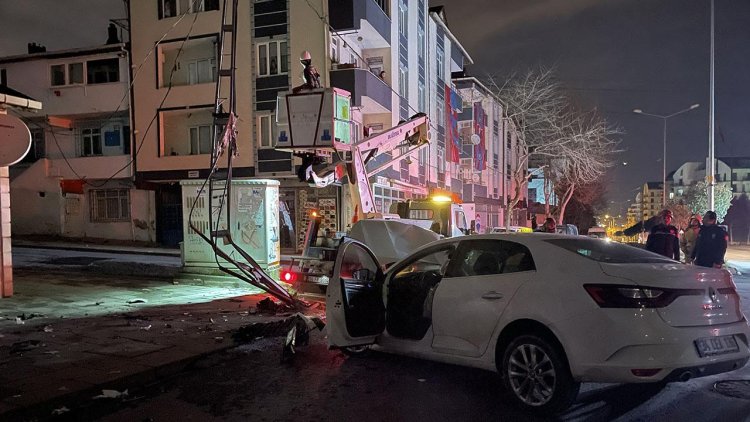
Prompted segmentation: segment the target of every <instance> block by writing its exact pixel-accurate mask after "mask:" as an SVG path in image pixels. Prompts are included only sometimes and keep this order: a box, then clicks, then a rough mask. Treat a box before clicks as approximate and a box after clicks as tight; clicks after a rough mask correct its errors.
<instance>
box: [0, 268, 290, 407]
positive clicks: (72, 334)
mask: <svg viewBox="0 0 750 422" xmlns="http://www.w3.org/2000/svg"><path fill="white" fill-rule="evenodd" d="M15 286H16V295H14V296H13V297H11V298H7V299H0V420H26V419H34V420H38V419H46V418H49V417H51V416H52V415H53V412H54V411H55V410H56V409H58V411H62V412H64V411H65V410H64V409H65V408H67V409H73V408H74V407H77V406H79V405H80V404H81V403H85V402H87V401H89V402H90V401H91V400H92V399H93V397H95V396H97V395H102V394H103V393H102V390H105V389H107V390H116V391H117V392H122V391H124V390H126V389H128V388H130V389H131V391H132V390H133V389H134V388H136V387H139V386H143V385H145V384H148V383H152V382H154V381H157V380H160V379H163V378H165V377H167V376H170V375H173V374H175V373H177V372H179V371H181V370H183V369H185V368H186V367H188V366H189V365H190V364H191V363H192V362H195V361H196V360H197V359H200V358H201V357H203V356H205V355H206V354H210V353H215V352H218V351H222V350H224V349H227V348H231V347H234V343H233V341H232V339H231V333H232V332H233V330H236V329H237V328H239V327H241V326H244V325H247V324H250V323H253V322H260V321H273V320H276V319H279V318H281V317H282V316H263V315H259V314H256V313H255V312H254V311H255V308H254V307H255V305H256V303H257V302H258V301H259V300H260V299H262V298H264V297H265V296H264V295H259V294H257V290H251V288H250V287H251V286H247V287H241V288H236V287H226V288H222V287H208V286H198V285H185V284H179V285H175V284H172V283H171V282H170V281H166V280H155V279H147V278H127V277H112V276H107V275H99V274H92V273H77V272H60V273H50V272H49V271H46V270H44V271H39V270H18V271H17V272H16V274H15ZM59 409H62V410H59Z"/></svg>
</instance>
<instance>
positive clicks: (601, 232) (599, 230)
mask: <svg viewBox="0 0 750 422" xmlns="http://www.w3.org/2000/svg"><path fill="white" fill-rule="evenodd" d="M588 235H589V237H594V238H597V239H607V229H605V228H604V227H598V226H595V227H590V228H589V231H588Z"/></svg>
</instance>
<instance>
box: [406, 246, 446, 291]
mask: <svg viewBox="0 0 750 422" xmlns="http://www.w3.org/2000/svg"><path fill="white" fill-rule="evenodd" d="M436 249H437V250H436ZM454 249H455V246H454V245H447V246H446V245H440V246H439V247H437V248H432V249H430V250H427V251H425V252H424V253H422V254H420V255H419V256H417V257H416V258H415V259H413V260H411V261H409V262H407V263H405V264H402V265H401V266H400V267H399V268H397V269H396V270H395V271H396V275H395V276H394V277H393V281H401V282H403V281H407V280H414V282H415V283H416V282H419V281H420V280H421V278H422V277H423V275H424V273H430V272H432V273H435V274H439V275H442V274H444V273H445V268H446V267H447V264H448V260H450V257H451V253H452V252H453V250H454Z"/></svg>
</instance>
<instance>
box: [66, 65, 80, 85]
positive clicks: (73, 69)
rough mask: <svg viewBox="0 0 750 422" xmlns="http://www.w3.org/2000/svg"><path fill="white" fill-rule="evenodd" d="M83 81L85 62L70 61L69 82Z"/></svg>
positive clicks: (78, 82)
mask: <svg viewBox="0 0 750 422" xmlns="http://www.w3.org/2000/svg"><path fill="white" fill-rule="evenodd" d="M82 83H83V63H68V84H70V85H73V84H82Z"/></svg>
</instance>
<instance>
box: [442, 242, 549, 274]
mask: <svg viewBox="0 0 750 422" xmlns="http://www.w3.org/2000/svg"><path fill="white" fill-rule="evenodd" d="M534 269H535V266H534V260H533V258H532V256H531V252H530V251H529V249H528V248H527V247H526V246H524V245H522V244H520V243H516V242H508V241H502V240H493V239H481V240H469V241H463V242H461V245H460V246H459V248H458V250H457V251H456V256H455V259H453V261H452V264H451V265H450V266H449V268H448V271H447V273H446V274H445V276H446V277H472V276H486V275H496V274H507V273H515V272H520V271H532V270H534Z"/></svg>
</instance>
